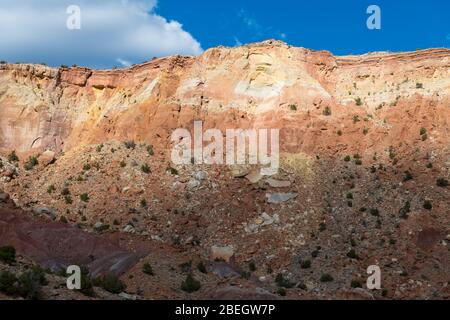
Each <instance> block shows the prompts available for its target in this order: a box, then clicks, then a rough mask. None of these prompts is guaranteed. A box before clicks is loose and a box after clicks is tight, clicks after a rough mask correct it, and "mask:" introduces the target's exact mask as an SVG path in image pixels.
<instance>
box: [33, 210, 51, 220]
mask: <svg viewBox="0 0 450 320" xmlns="http://www.w3.org/2000/svg"><path fill="white" fill-rule="evenodd" d="M33 212H34V213H35V214H37V215H40V216H46V217H48V218H50V219H51V220H56V211H55V210H54V209H52V208H48V207H40V208H34V209H33Z"/></svg>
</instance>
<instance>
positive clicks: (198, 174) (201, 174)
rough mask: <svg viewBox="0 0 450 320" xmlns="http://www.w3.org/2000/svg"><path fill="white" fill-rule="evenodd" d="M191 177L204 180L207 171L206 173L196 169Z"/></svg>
mask: <svg viewBox="0 0 450 320" xmlns="http://www.w3.org/2000/svg"><path fill="white" fill-rule="evenodd" d="M192 177H193V178H194V179H195V180H197V181H200V182H202V181H204V180H206V178H207V177H208V173H206V172H205V171H196V172H195V173H194V174H193V175H192Z"/></svg>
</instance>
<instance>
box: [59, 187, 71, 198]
mask: <svg viewBox="0 0 450 320" xmlns="http://www.w3.org/2000/svg"><path fill="white" fill-rule="evenodd" d="M69 194H70V190H69V188H64V189H62V190H61V195H62V196H68V195H69Z"/></svg>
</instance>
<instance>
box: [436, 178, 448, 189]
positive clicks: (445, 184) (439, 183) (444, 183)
mask: <svg viewBox="0 0 450 320" xmlns="http://www.w3.org/2000/svg"><path fill="white" fill-rule="evenodd" d="M436 185H437V186H438V187H441V188H445V187H448V186H449V185H450V183H449V182H448V180H447V179H445V178H439V179H437V181H436Z"/></svg>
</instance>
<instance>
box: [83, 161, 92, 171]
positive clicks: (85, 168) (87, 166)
mask: <svg viewBox="0 0 450 320" xmlns="http://www.w3.org/2000/svg"><path fill="white" fill-rule="evenodd" d="M83 170H84V171H89V170H91V165H90V164H89V163H86V164H85V165H84V166H83Z"/></svg>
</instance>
